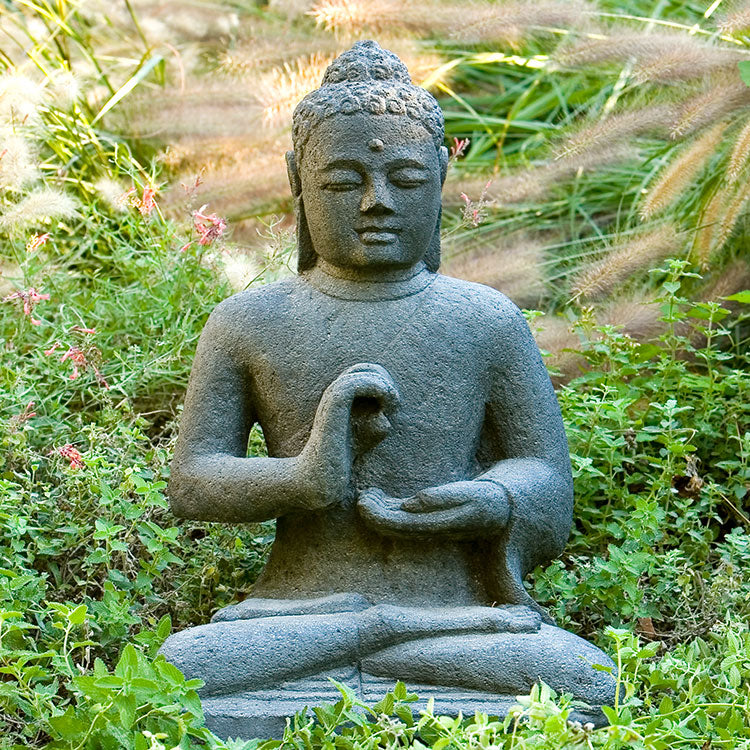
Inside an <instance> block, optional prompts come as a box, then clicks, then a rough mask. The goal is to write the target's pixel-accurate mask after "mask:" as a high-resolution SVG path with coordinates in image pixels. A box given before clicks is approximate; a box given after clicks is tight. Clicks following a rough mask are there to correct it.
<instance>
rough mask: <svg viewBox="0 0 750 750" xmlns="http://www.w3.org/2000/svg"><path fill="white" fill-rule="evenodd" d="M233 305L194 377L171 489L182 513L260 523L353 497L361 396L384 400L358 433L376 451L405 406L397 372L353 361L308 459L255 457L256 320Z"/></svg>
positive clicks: (218, 321) (332, 391) (325, 404)
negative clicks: (250, 347)
mask: <svg viewBox="0 0 750 750" xmlns="http://www.w3.org/2000/svg"><path fill="white" fill-rule="evenodd" d="M230 304H236V303H230ZM227 307H228V305H227V303H222V305H219V307H218V308H217V309H216V310H214V312H213V313H212V314H211V316H210V318H209V320H208V322H207V323H206V327H205V328H204V329H203V333H202V334H201V338H200V341H199V343H198V351H197V352H196V355H195V361H194V363H193V369H192V372H191V373H190V383H189V385H188V391H187V395H186V397H185V408H184V411H183V415H182V420H181V422H180V434H179V437H178V440H177V445H176V447H175V455H174V460H173V462H172V474H171V478H170V483H169V490H168V494H169V498H170V502H171V506H172V510H173V512H174V513H175V515H178V516H182V517H185V518H194V519H196V520H204V521H228V522H235V523H237V522H254V521H264V520H267V519H269V518H278V517H279V516H282V515H285V514H287V513H290V512H293V511H299V510H319V509H322V508H326V507H328V506H330V505H332V504H334V503H339V502H342V501H343V500H345V499H346V496H347V494H348V493H350V492H352V486H351V467H352V444H353V437H352V426H351V422H352V420H351V411H352V404H353V402H354V400H355V399H357V398H365V399H374V400H376V401H377V402H378V403H379V404H380V410H379V411H377V412H375V413H373V414H371V415H370V418H369V419H361V420H360V422H361V423H362V424H360V427H361V429H360V430H359V435H358V438H359V440H360V441H366V442H367V443H368V445H369V446H370V447H371V446H373V445H375V444H377V443H378V442H379V441H380V440H382V439H383V438H384V437H385V436H386V435H387V434H388V431H389V430H390V422H389V420H388V419H387V415H388V414H392V413H393V411H394V410H395V409H396V408H397V405H398V391H397V389H396V386H395V384H394V382H393V380H392V378H391V376H390V375H389V374H388V373H387V372H386V371H385V370H384V369H383V368H382V367H380V366H379V365H375V364H371V363H366V362H365V363H359V364H357V365H353V366H352V367H350V368H348V369H347V370H345V371H344V372H342V373H341V374H339V375H338V376H337V377H335V378H334V379H333V381H332V382H331V384H330V385H329V386H328V388H326V390H325V391H324V392H323V394H322V396H321V399H320V402H319V404H318V407H317V410H316V413H315V418H314V420H313V423H312V425H311V428H310V436H309V438H308V439H307V442H306V444H305V446H304V448H303V449H302V451H301V452H300V454H299V455H297V456H290V457H285V458H271V457H269V458H261V457H250V458H248V457H246V452H247V439H248V435H249V433H250V429H251V427H252V426H253V423H254V422H255V415H254V409H253V403H252V400H253V389H252V382H251V374H250V373H251V370H252V367H251V360H252V353H251V352H249V351H247V349H246V347H247V344H246V343H245V344H243V343H242V342H243V340H244V341H246V331H244V330H243V324H242V321H243V320H244V318H245V317H247V316H243V315H239V316H237V317H235V316H234V315H233V314H232V310H233V309H234V310H235V311H236V308H230V309H229V310H228V311H227ZM238 318H239V321H240V324H239V325H238V323H237V320H238Z"/></svg>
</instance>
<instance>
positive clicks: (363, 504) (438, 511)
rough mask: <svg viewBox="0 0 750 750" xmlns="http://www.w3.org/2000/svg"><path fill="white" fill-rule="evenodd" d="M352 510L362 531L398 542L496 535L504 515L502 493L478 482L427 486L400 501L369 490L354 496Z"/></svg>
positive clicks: (494, 486) (505, 502) (506, 510)
mask: <svg viewBox="0 0 750 750" xmlns="http://www.w3.org/2000/svg"><path fill="white" fill-rule="evenodd" d="M358 505H359V513H360V516H362V518H363V519H364V521H365V522H366V523H367V524H368V526H370V527H371V528H373V529H375V530H376V531H378V532H379V533H381V534H383V535H384V536H393V537H402V538H415V537H423V538H427V537H439V536H448V537H453V538H457V539H475V538H479V537H490V536H497V535H498V534H499V533H501V532H502V530H503V529H504V528H505V527H506V525H507V523H508V519H509V515H510V505H509V501H508V493H507V492H506V491H505V488H504V487H503V486H502V485H500V484H498V483H496V482H492V481H484V480H481V479H480V480H467V481H462V482H451V483H449V484H444V485H441V486H439V487H428V488H427V489H425V490H421V491H420V492H418V493H417V494H416V495H414V496H413V497H409V498H406V499H399V498H393V497H388V496H387V495H386V494H385V493H384V492H383V491H382V490H380V489H377V488H374V487H373V488H370V489H368V490H365V491H364V492H363V493H362V494H361V495H360V497H359V503H358Z"/></svg>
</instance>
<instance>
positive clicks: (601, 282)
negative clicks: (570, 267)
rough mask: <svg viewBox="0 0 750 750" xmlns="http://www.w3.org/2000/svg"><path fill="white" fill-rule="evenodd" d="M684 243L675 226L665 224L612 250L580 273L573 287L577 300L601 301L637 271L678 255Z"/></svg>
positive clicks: (575, 278)
mask: <svg viewBox="0 0 750 750" xmlns="http://www.w3.org/2000/svg"><path fill="white" fill-rule="evenodd" d="M681 245H682V240H681V239H680V237H679V236H678V234H677V228H676V227H675V226H674V224H670V223H667V224H663V225H662V226H661V227H659V228H658V229H655V230H652V231H649V232H645V233H643V234H641V235H639V236H637V237H634V238H629V239H628V240H627V241H625V242H622V243H620V244H617V245H615V246H614V247H612V248H611V249H610V250H609V252H608V253H607V254H606V255H605V256H604V257H602V258H601V260H599V261H597V262H595V263H594V264H593V265H591V266H589V267H588V268H584V269H583V270H582V271H581V272H580V273H578V274H577V275H576V276H575V277H574V278H573V281H572V284H571V294H572V296H573V297H574V298H575V299H578V298H583V299H587V300H594V299H599V298H601V297H604V296H606V295H607V294H609V292H611V291H612V289H614V287H615V286H617V285H618V284H620V283H622V282H624V281H625V280H626V279H627V278H628V277H629V276H631V275H632V274H634V273H636V272H637V271H641V270H646V269H647V268H650V267H653V265H654V264H655V263H658V262H659V261H660V260H662V259H663V258H666V257H667V256H669V255H672V254H675V253H677V252H678V251H679V250H680V249H681Z"/></svg>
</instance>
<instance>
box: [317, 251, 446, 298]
mask: <svg viewBox="0 0 750 750" xmlns="http://www.w3.org/2000/svg"><path fill="white" fill-rule="evenodd" d="M304 276H305V278H306V279H307V280H308V281H309V282H310V283H311V284H312V285H313V286H314V287H315V288H316V289H317V290H318V291H320V292H323V293H324V294H327V295H329V296H330V297H338V298H340V299H349V300H362V301H367V300H379V299H399V298H400V297H408V296H410V295H412V294H416V293H417V292H421V291H422V290H423V289H424V288H425V287H427V286H428V285H429V284H430V283H431V281H432V280H433V279H434V276H435V275H434V274H433V273H431V272H430V271H428V270H427V267H426V266H425V264H424V263H422V262H419V263H417V264H416V265H414V266H411V267H410V268H398V269H390V270H382V269H380V270H376V269H359V268H357V269H348V268H340V267H338V266H333V265H331V264H330V263H327V262H326V261H325V260H323V259H322V258H318V259H317V262H316V264H315V267H314V268H312V269H310V271H308V272H306V273H305V274H304Z"/></svg>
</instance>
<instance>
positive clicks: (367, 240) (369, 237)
mask: <svg viewBox="0 0 750 750" xmlns="http://www.w3.org/2000/svg"><path fill="white" fill-rule="evenodd" d="M400 231H401V230H400V229H398V228H397V227H376V226H367V227H362V228H360V229H357V230H356V232H357V234H358V235H359V239H360V241H361V242H363V243H364V244H366V245H367V244H384V243H388V242H393V240H394V239H395V237H396V235H397V234H398V233H399V232H400Z"/></svg>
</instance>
